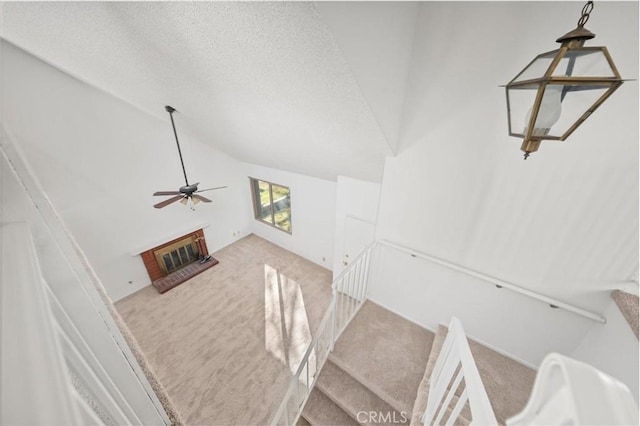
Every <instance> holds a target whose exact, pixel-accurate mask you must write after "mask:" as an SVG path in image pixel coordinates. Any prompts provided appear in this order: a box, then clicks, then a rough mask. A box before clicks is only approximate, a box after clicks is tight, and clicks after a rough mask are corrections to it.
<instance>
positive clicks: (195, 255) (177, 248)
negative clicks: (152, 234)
mask: <svg viewBox="0 0 640 426" xmlns="http://www.w3.org/2000/svg"><path fill="white" fill-rule="evenodd" d="M195 240H196V238H195V237H193V236H189V237H187V238H183V239H182V240H180V241H177V242H175V243H173V244H171V245H169V246H167V247H163V248H161V249H158V250H155V251H154V253H153V254H154V255H155V257H156V261H157V262H158V266H160V269H161V270H162V272H163V273H164V275H169V274H170V273H171V272H174V271H177V270H178V269H180V268H183V267H185V266H187V265H188V264H190V263H192V262H195V261H197V260H199V259H200V252H199V251H198V247H197V245H196V241H195Z"/></svg>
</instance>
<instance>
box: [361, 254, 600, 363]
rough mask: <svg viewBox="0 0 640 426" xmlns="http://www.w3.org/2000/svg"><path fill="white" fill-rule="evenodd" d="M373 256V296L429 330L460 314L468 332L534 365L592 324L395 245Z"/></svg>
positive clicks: (568, 347) (565, 349)
mask: <svg viewBox="0 0 640 426" xmlns="http://www.w3.org/2000/svg"><path fill="white" fill-rule="evenodd" d="M375 259H376V260H375V265H376V266H375V269H374V273H373V274H372V276H373V277H374V278H373V281H372V282H371V284H370V290H369V298H370V299H371V300H373V301H374V302H376V303H378V304H380V305H382V306H384V307H386V308H388V309H389V310H391V311H394V312H396V313H398V314H399V315H401V316H403V317H405V318H407V319H409V320H411V321H413V322H415V323H417V324H419V325H421V326H423V327H425V328H427V329H430V330H436V329H437V326H438V324H444V325H447V324H448V323H449V321H450V320H451V317H452V316H457V317H458V318H459V319H460V321H462V325H463V327H464V328H465V331H466V332H467V334H468V335H469V336H471V337H472V338H474V339H475V340H477V341H479V342H482V343H484V344H486V345H487V346H489V347H492V348H494V349H496V350H498V351H499V352H501V353H504V354H506V355H508V356H510V357H512V358H514V359H517V360H519V361H521V362H523V363H525V364H527V365H529V366H530V367H532V368H535V367H537V366H538V365H539V364H540V362H541V361H542V359H543V358H544V356H545V355H546V354H547V353H549V352H552V351H556V352H562V353H570V352H571V351H572V350H573V348H575V347H576V346H577V345H578V344H579V342H580V340H581V339H582V336H584V334H585V333H586V332H587V331H588V330H589V328H590V327H591V326H592V325H593V324H594V322H593V321H592V320H589V319H586V318H583V317H580V316H577V315H575V314H572V313H569V312H567V311H564V310H562V309H552V308H551V307H550V306H549V305H547V304H545V303H542V302H539V301H537V300H534V299H531V298H529V297H526V296H522V295H520V294H519V293H515V292H513V291H511V290H508V289H506V288H502V289H498V288H497V287H496V286H495V285H493V284H488V283H486V282H484V281H481V280H479V279H476V278H473V277H470V276H468V275H465V274H462V273H461V272H457V271H454V270H451V269H448V268H445V267H443V266H440V265H437V264H434V263H431V262H429V261H427V260H424V259H421V258H419V257H415V258H414V257H412V256H411V255H409V254H406V253H403V252H400V251H398V250H396V249H394V248H389V247H386V246H378V248H377V249H376V252H375Z"/></svg>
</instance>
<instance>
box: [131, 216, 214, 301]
mask: <svg viewBox="0 0 640 426" xmlns="http://www.w3.org/2000/svg"><path fill="white" fill-rule="evenodd" d="M140 256H142V261H143V262H144V266H145V268H146V269H147V273H148V274H149V278H150V279H151V284H152V285H153V286H154V287H155V288H156V289H157V290H158V291H159V292H160V293H164V292H166V291H168V290H171V289H172V288H174V287H176V286H178V285H180V284H182V283H183V282H185V281H187V280H188V279H190V278H193V277H195V276H196V275H198V274H199V273H201V272H204V271H205V270H207V269H209V268H211V267H212V266H215V265H217V264H218V261H217V260H216V259H214V258H213V257H211V256H210V255H209V250H208V249H207V242H206V240H205V238H204V231H203V230H202V229H198V230H197V231H194V232H190V233H188V234H185V235H182V236H180V237H178V238H175V239H173V240H171V241H168V242H166V243H164V244H161V245H159V246H157V247H153V248H151V249H149V250H147V251H144V252H142V253H140Z"/></svg>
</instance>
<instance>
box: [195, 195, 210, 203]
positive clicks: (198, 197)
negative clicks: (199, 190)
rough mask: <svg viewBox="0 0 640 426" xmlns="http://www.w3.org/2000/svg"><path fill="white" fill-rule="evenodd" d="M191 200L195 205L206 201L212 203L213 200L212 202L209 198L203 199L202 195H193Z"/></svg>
mask: <svg viewBox="0 0 640 426" xmlns="http://www.w3.org/2000/svg"><path fill="white" fill-rule="evenodd" d="M191 198H192V199H193V203H194V204H197V203H199V202H200V201H204V202H205V203H210V202H211V200H210V199H208V198H206V197H203V196H202V195H198V194H193V195H192V196H191ZM196 200H197V201H196Z"/></svg>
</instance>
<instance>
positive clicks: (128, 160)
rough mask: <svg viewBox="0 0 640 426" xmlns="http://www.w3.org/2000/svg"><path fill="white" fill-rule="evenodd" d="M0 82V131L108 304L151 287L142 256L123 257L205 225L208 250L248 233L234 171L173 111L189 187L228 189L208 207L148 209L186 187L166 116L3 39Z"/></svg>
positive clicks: (242, 186)
mask: <svg viewBox="0 0 640 426" xmlns="http://www.w3.org/2000/svg"><path fill="white" fill-rule="evenodd" d="M0 77H1V79H2V80H1V84H2V104H1V108H2V110H1V112H2V115H1V117H2V123H3V125H4V126H5V128H6V129H7V131H8V132H10V133H11V134H13V136H14V137H15V140H16V143H17V144H18V145H19V148H20V149H21V150H22V151H23V152H24V153H25V154H26V157H27V160H28V162H29V163H30V164H31V166H32V168H33V169H34V170H35V173H36V174H37V177H38V179H39V180H40V182H41V184H42V186H43V188H44V191H45V192H46V194H47V195H48V196H49V198H50V199H51V200H52V202H53V204H54V205H55V206H56V208H57V210H58V212H59V213H60V215H61V216H62V218H63V220H64V221H65V223H66V225H67V226H68V228H69V229H70V230H71V232H72V234H73V235H74V236H75V238H76V240H77V241H78V243H79V244H80V246H81V247H82V249H83V250H84V252H85V254H86V255H87V257H88V259H89V261H90V262H91V264H92V266H93V267H94V269H95V270H96V272H97V273H98V275H99V277H100V278H101V280H102V282H103V284H104V286H105V288H106V289H107V291H108V293H109V295H110V296H111V298H113V299H115V300H117V299H120V298H122V297H124V296H126V295H128V294H130V293H132V292H134V291H136V290H138V289H140V288H142V287H144V286H146V285H148V284H149V277H148V275H147V272H146V270H145V268H144V265H143V263H142V260H141V258H140V257H139V256H132V255H131V254H130V252H131V251H132V250H134V249H136V248H137V247H140V246H142V245H145V244H148V243H150V242H153V241H157V240H159V239H162V238H163V237H164V236H169V235H171V234H172V233H173V232H174V231H175V230H180V229H183V228H185V227H189V226H191V225H193V224H199V223H203V222H204V223H208V224H209V227H208V228H206V230H205V235H206V238H207V244H208V247H209V250H210V251H215V250H216V249H218V248H220V247H223V246H225V245H227V244H229V243H231V242H233V241H234V240H235V239H237V238H239V237H240V236H243V235H246V234H248V233H249V223H250V218H251V215H250V212H251V209H250V200H248V197H247V184H246V179H245V176H244V175H243V174H242V172H241V167H240V163H239V162H238V161H236V160H235V159H234V158H232V157H229V156H228V155H225V154H224V153H222V152H220V151H218V150H216V149H214V148H212V147H210V146H208V145H205V144H202V143H201V142H200V141H197V140H196V139H194V138H193V137H191V136H190V135H189V133H188V131H187V129H186V128H184V126H181V124H182V121H183V119H182V117H181V116H180V114H179V113H176V114H175V120H176V126H177V130H178V135H179V137H180V142H181V146H182V148H183V155H184V157H185V158H184V160H185V165H186V167H187V173H188V176H189V179H190V181H192V182H193V181H200V182H201V184H200V188H205V187H210V186H222V185H227V186H228V189H225V190H220V191H215V192H209V193H207V194H206V195H207V196H209V197H210V198H211V199H212V200H213V203H211V204H199V205H198V206H196V211H191V210H190V209H189V208H186V207H185V206H183V205H182V204H180V203H176V204H174V205H171V206H168V207H165V208H164V209H161V210H157V209H154V208H153V207H152V206H153V204H155V203H157V202H159V201H160V200H162V198H160V197H153V196H151V194H153V192H155V191H159V190H177V188H178V187H179V186H181V185H184V180H183V177H182V171H181V169H180V163H179V159H178V153H177V149H176V145H175V139H174V137H173V132H172V129H171V124H170V121H169V117H168V116H167V118H166V120H165V121H162V120H159V119H158V118H155V117H152V116H149V115H148V114H145V113H143V112H141V111H140V110H138V109H136V108H134V107H133V106H131V105H129V104H127V103H125V102H123V101H121V100H119V99H116V98H114V97H112V96H110V95H108V94H106V93H104V92H102V91H100V90H97V89H95V88H93V87H91V86H89V85H87V84H84V83H82V82H80V81H78V80H76V79H75V78H72V77H70V76H68V75H66V74H64V73H62V72H60V71H59V70H57V69H55V68H53V67H52V66H50V65H48V64H46V63H44V62H42V61H40V60H38V59H36V58H35V57H33V56H31V55H29V54H27V53H25V52H24V51H22V50H20V49H18V48H16V47H14V46H13V45H11V44H9V43H6V42H4V41H3V42H2V72H1V76H0ZM167 103H168V104H170V103H171V99H167ZM173 106H174V107H175V108H177V109H178V111H179V110H180V105H173ZM163 108H164V105H158V109H159V110H163ZM184 121H186V120H184ZM238 232H239V234H238ZM234 233H236V235H235V236H234Z"/></svg>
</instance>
